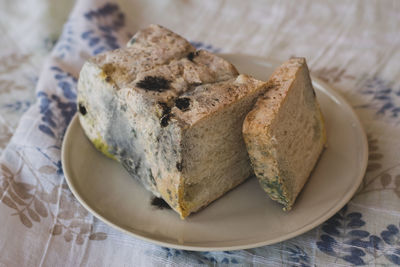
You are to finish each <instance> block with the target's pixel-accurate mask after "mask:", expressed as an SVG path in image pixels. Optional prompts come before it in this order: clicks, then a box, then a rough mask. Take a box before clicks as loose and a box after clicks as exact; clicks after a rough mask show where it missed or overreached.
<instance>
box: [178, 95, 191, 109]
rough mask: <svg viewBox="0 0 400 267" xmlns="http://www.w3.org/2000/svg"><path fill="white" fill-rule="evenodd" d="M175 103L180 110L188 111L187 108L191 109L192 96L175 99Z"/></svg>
mask: <svg viewBox="0 0 400 267" xmlns="http://www.w3.org/2000/svg"><path fill="white" fill-rule="evenodd" d="M175 105H176V107H177V108H179V109H180V110H182V111H187V110H189V106H190V98H187V97H182V98H177V99H176V100H175Z"/></svg>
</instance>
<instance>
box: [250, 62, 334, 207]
mask: <svg viewBox="0 0 400 267" xmlns="http://www.w3.org/2000/svg"><path fill="white" fill-rule="evenodd" d="M243 137H244V140H245V143H246V147H247V150H248V153H249V156H250V160H251V163H252V166H253V169H254V172H255V175H256V176H257V178H258V180H259V182H260V185H261V186H262V188H263V189H264V190H265V191H266V192H267V193H268V195H269V196H270V197H271V199H273V200H276V201H278V202H279V203H281V204H282V205H283V209H284V210H290V209H291V208H292V206H293V204H294V202H295V200H296V197H297V196H298V194H299V193H300V191H301V189H302V188H303V186H304V184H305V183H306V181H307V179H308V177H309V176H310V173H311V171H312V170H313V168H314V165H315V164H316V162H317V160H318V158H319V156H320V154H321V152H322V150H323V148H324V145H325V143H326V133H325V127H324V121H323V117H322V113H321V111H320V108H319V105H318V102H317V99H316V95H315V92H314V89H313V87H312V84H311V79H310V75H309V71H308V67H307V64H306V61H305V59H304V58H292V59H290V60H289V61H287V62H285V63H284V64H283V65H282V66H280V67H279V68H278V69H276V70H275V72H274V73H273V74H272V76H271V78H270V80H269V81H268V90H267V91H266V93H265V94H264V95H263V96H262V97H260V99H258V101H257V103H256V105H255V107H254V108H253V109H252V111H250V112H249V114H248V115H247V116H246V119H245V121H244V124H243Z"/></svg>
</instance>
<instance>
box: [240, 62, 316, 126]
mask: <svg viewBox="0 0 400 267" xmlns="http://www.w3.org/2000/svg"><path fill="white" fill-rule="evenodd" d="M302 68H306V69H307V73H308V68H307V64H306V60H305V58H291V59H289V60H288V61H286V62H285V63H284V64H282V65H281V66H280V67H279V68H277V69H276V70H275V71H274V72H273V73H272V75H271V77H270V79H269V80H268V82H267V83H266V86H267V87H268V88H267V90H266V93H265V94H264V95H263V96H261V97H260V98H259V99H258V100H257V102H256V104H255V106H254V108H253V109H252V110H251V111H250V112H249V114H248V115H247V117H246V120H245V121H244V124H243V132H244V133H247V132H252V131H253V130H255V131H258V129H259V128H260V127H262V128H264V129H265V130H267V129H268V128H269V127H270V126H271V125H272V124H273V122H274V121H275V120H276V119H277V114H278V112H279V109H280V107H281V106H282V105H283V103H284V101H285V98H286V96H287V94H288V93H289V92H290V87H291V86H292V85H293V82H294V81H295V79H296V76H297V75H298V74H299V73H301V71H302ZM308 79H309V78H308ZM309 82H310V84H311V80H309Z"/></svg>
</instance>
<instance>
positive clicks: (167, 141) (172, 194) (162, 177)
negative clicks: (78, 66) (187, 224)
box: [78, 25, 266, 218]
mask: <svg viewBox="0 0 400 267" xmlns="http://www.w3.org/2000/svg"><path fill="white" fill-rule="evenodd" d="M265 85H266V83H265V82H261V81H258V80H256V79H253V78H251V77H249V76H247V75H239V74H238V73H237V71H236V69H235V67H234V66H233V65H232V64H230V63H229V62H227V61H226V60H224V59H222V58H221V57H218V56H216V55H213V54H211V53H209V52H206V51H196V49H195V47H193V46H192V45H190V43H189V42H188V41H186V40H185V39H183V38H182V37H180V36H179V35H177V34H175V33H173V32H171V31H169V30H168V29H165V28H163V27H161V26H158V25H150V26H149V27H147V28H145V29H143V30H141V31H139V32H138V33H137V34H136V35H135V36H134V37H133V38H132V40H131V41H130V42H129V43H128V47H126V48H122V49H118V50H114V51H110V52H107V53H104V54H101V55H98V56H96V57H94V58H92V59H90V60H89V61H88V62H86V63H85V65H84V66H83V68H82V70H81V73H80V77H79V82H78V106H79V111H80V113H79V120H80V123H81V125H82V128H83V129H84V131H85V133H86V135H87V136H88V138H89V139H90V140H91V141H92V143H93V144H94V145H95V146H96V147H97V148H98V149H99V150H100V151H101V152H103V153H104V154H106V155H107V156H110V157H112V158H114V159H116V160H118V161H119V162H121V164H122V165H123V166H124V167H125V168H126V169H127V171H128V172H129V173H130V174H131V175H132V176H133V177H134V178H136V179H137V180H139V181H140V182H141V183H142V184H143V185H144V186H145V187H146V188H147V189H148V190H149V191H151V192H152V193H153V194H154V195H156V196H161V197H162V198H163V199H164V200H165V201H166V202H167V203H168V204H169V205H170V206H171V207H172V208H173V209H174V210H175V211H176V212H178V213H179V214H180V216H181V217H182V218H184V217H186V216H188V215H189V214H190V213H192V212H195V211H197V210H199V209H200V208H202V207H204V206H206V205H208V204H209V203H210V202H212V201H214V200H215V199H217V198H219V197H220V196H222V195H223V194H224V193H225V192H227V191H228V190H230V189H232V188H233V187H235V186H237V185H238V184H240V183H242V182H243V181H244V180H245V179H247V178H248V177H249V176H251V175H252V169H251V166H250V161H249V158H248V155H247V151H246V147H245V144H244V141H243V138H242V132H241V129H242V125H243V121H244V118H245V116H246V115H247V113H248V112H249V111H250V109H251V108H252V107H253V105H254V104H255V102H256V100H257V98H258V97H259V96H260V95H261V94H262V93H263V92H264V91H265V89H266V86H265ZM110 178H111V177H110Z"/></svg>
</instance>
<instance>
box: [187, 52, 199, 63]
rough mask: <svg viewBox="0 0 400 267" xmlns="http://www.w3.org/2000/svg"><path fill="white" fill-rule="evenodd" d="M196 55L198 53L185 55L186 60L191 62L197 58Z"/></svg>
mask: <svg viewBox="0 0 400 267" xmlns="http://www.w3.org/2000/svg"><path fill="white" fill-rule="evenodd" d="M198 54H199V52H198V51H196V52H190V53H189V54H188V55H187V59H189V60H190V61H193V59H194V58H195V57H196V56H198Z"/></svg>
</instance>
